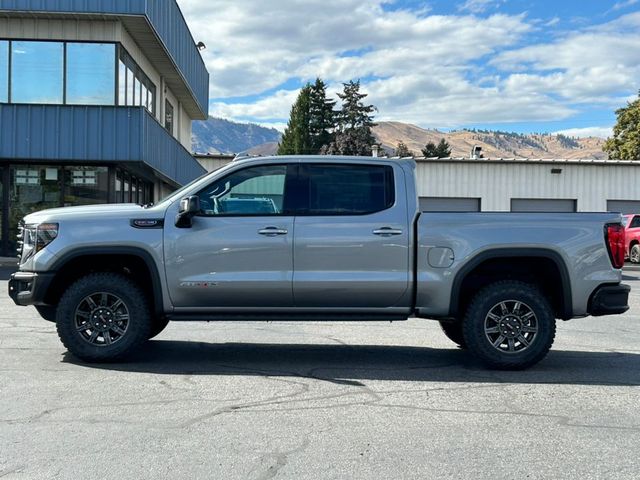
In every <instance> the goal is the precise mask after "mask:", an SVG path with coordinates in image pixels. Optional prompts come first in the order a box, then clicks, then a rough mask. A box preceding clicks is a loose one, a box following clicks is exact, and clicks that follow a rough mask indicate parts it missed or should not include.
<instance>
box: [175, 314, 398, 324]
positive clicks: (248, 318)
mask: <svg viewBox="0 0 640 480" xmlns="http://www.w3.org/2000/svg"><path fill="white" fill-rule="evenodd" d="M168 317H169V320H171V321H174V322H292V321H293V322H400V321H403V320H407V318H408V317H407V316H403V315H398V314H395V315H380V314H378V315H376V314H342V315H340V314H334V313H326V314H323V313H262V314H259V313H223V312H219V313H207V314H205V313H172V314H170V315H168Z"/></svg>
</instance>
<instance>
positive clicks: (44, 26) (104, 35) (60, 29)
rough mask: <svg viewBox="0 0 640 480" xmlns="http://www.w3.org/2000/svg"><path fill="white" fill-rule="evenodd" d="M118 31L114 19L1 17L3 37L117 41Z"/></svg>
mask: <svg viewBox="0 0 640 480" xmlns="http://www.w3.org/2000/svg"><path fill="white" fill-rule="evenodd" d="M0 9H2V5H0ZM118 31H119V24H118V22H116V21H113V20H110V21H103V20H77V19H65V20H61V19H48V18H0V32H1V33H0V36H1V37H3V38H15V39H21V38H26V39H32V40H71V41H73V40H83V41H87V40H89V41H100V42H117V41H118Z"/></svg>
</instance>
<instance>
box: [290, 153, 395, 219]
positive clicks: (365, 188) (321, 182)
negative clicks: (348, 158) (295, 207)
mask: <svg viewBox="0 0 640 480" xmlns="http://www.w3.org/2000/svg"><path fill="white" fill-rule="evenodd" d="M301 171H302V172H303V175H302V178H303V179H304V182H305V183H306V184H308V198H307V199H305V200H306V201H303V203H304V204H303V205H301V210H302V211H301V213H303V214H308V215H365V214H369V213H375V212H379V211H382V210H386V209H387V208H390V207H391V206H393V204H394V202H395V190H394V181H393V168H392V167H390V166H385V165H340V164H322V165H320V164H307V165H303V166H302V169H301Z"/></svg>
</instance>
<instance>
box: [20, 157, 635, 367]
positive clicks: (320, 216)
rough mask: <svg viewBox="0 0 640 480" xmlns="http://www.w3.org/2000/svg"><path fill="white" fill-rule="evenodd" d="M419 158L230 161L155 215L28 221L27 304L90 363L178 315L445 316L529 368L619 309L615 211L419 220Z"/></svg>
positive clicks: (474, 345)
mask: <svg viewBox="0 0 640 480" xmlns="http://www.w3.org/2000/svg"><path fill="white" fill-rule="evenodd" d="M418 205H419V203H418V196H417V193H416V179H415V163H414V162H413V161H410V160H390V159H379V158H363V157H360V158H355V157H354V158H351V157H272V158H253V159H247V160H240V161H235V162H233V163H231V164H229V165H227V166H226V167H224V168H222V169H220V170H218V171H216V172H213V173H210V174H208V175H206V176H204V177H202V178H200V179H198V180H196V181H194V182H192V183H191V184H189V185H187V186H185V187H183V188H182V189H181V190H179V191H177V192H175V193H173V194H172V195H171V196H169V197H168V198H166V199H164V200H163V201H161V202H159V203H158V204H157V205H155V206H147V207H142V206H139V205H133V204H127V205H99V206H84V207H70V208H61V209H53V210H45V211H42V212H38V213H33V214H31V215H28V216H27V217H25V219H24V222H23V224H22V230H21V234H20V237H21V239H20V241H21V244H20V245H21V247H20V252H19V253H20V269H19V271H18V272H17V273H15V274H14V275H13V276H12V278H11V280H10V282H9V294H10V295H11V297H12V298H13V300H14V301H15V303H17V304H18V305H35V306H36V308H37V309H38V311H39V312H40V314H41V316H42V317H44V318H45V319H47V320H50V321H53V322H55V323H56V325H57V330H58V334H59V336H60V339H61V340H62V342H63V343H64V345H65V346H66V347H67V349H68V350H69V351H70V352H71V353H73V354H74V355H76V356H77V357H79V358H81V359H84V360H86V361H95V362H99V361H111V360H115V359H118V358H121V357H123V356H125V355H127V354H129V353H131V352H132V351H134V350H136V349H137V348H138V347H139V346H140V345H141V344H142V343H143V342H145V341H146V340H148V339H149V338H152V337H154V336H155V335H157V334H158V333H160V332H161V331H162V330H163V329H164V327H165V326H166V325H167V322H168V321H169V320H200V321H212V320H225V321H229V320H238V321H248V320H300V321H304V320H316V321H318V320H334V321H337V320H360V321H372V320H373V321H375V320H405V319H407V318H409V317H410V316H415V317H419V318H428V319H434V320H438V321H439V322H440V324H441V325H442V329H443V330H444V332H445V334H446V335H447V336H448V337H449V338H450V339H451V340H453V341H454V342H455V343H457V344H458V345H460V346H461V347H463V348H468V350H469V351H470V352H471V353H473V354H474V355H476V356H477V357H478V358H479V359H481V360H482V361H483V362H484V363H485V364H486V365H488V366H489V367H493V368H505V369H518V368H526V367H528V366H531V365H533V364H535V363H536V362H538V361H539V360H541V359H542V358H543V357H544V356H545V355H546V354H547V352H548V351H549V349H550V348H551V345H552V343H553V340H554V336H555V325H556V319H563V320H568V319H570V318H574V317H583V316H587V315H609V314H618V313H623V312H625V311H626V310H627V309H628V306H627V300H628V295H629V287H628V286H626V285H622V284H621V283H620V282H621V278H622V275H621V270H620V269H621V268H622V265H623V262H624V255H625V243H624V228H623V226H622V224H621V216H620V215H619V214H612V213H593V214H590V213H589V214H587V213H572V214H519V213H421V212H420V209H419V206H418Z"/></svg>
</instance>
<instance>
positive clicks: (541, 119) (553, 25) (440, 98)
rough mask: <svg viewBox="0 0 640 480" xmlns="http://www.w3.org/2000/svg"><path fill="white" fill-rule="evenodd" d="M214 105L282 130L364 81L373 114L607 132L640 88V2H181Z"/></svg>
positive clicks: (452, 123) (441, 124) (453, 124)
mask: <svg viewBox="0 0 640 480" xmlns="http://www.w3.org/2000/svg"><path fill="white" fill-rule="evenodd" d="M178 1H179V4H180V6H181V8H182V10H183V13H184V15H185V17H186V19H187V22H188V23H189V26H190V27H191V31H192V32H193V35H194V38H195V40H196V41H203V42H205V44H206V45H207V49H206V50H205V51H204V52H203V55H204V59H205V62H206V64H207V67H208V69H209V72H210V74H211V88H210V98H211V102H210V113H211V115H214V116H220V117H225V118H229V119H233V120H238V121H252V122H256V123H260V124H263V125H270V126H275V127H276V128H280V129H282V127H283V125H284V124H285V123H286V121H287V118H288V114H289V109H290V107H291V104H292V103H293V101H294V100H295V97H296V95H297V93H298V90H299V88H300V87H301V86H302V85H303V84H304V83H306V82H307V81H312V80H313V79H315V77H316V76H320V77H322V78H323V79H324V80H325V81H326V82H327V83H328V84H329V85H330V89H331V91H332V92H335V91H337V90H339V89H340V87H341V82H345V81H348V80H350V79H360V80H361V82H362V86H363V91H364V92H365V93H368V94H369V100H370V101H371V103H373V104H375V105H376V106H377V107H378V109H379V113H378V117H377V119H378V120H397V121H402V122H409V123H414V124H416V125H420V126H422V127H425V128H440V129H454V128H463V127H467V128H472V127H475V128H487V129H501V130H509V131H517V132H557V131H563V132H564V131H568V132H569V133H571V134H573V135H587V134H596V135H600V136H606V135H607V134H608V133H609V131H610V128H611V126H612V125H613V124H614V123H615V115H614V113H613V111H614V110H615V109H616V108H619V107H620V106H623V105H625V104H626V102H627V101H629V100H631V99H633V98H635V97H636V96H637V93H638V90H639V89H640V0H619V1H604V0H430V1H418V0H268V1H266V0H238V1H236V0H178Z"/></svg>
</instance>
